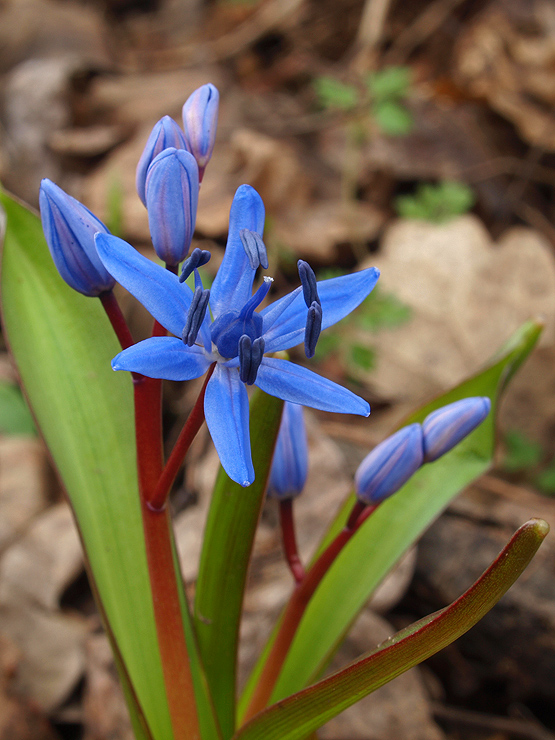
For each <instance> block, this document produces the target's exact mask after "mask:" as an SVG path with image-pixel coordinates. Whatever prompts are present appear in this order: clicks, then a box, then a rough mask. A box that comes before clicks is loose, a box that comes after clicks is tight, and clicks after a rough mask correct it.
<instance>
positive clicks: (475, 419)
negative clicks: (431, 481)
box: [422, 396, 491, 462]
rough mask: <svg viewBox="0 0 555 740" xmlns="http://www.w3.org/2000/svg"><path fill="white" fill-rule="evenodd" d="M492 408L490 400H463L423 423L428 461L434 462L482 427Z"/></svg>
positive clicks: (479, 397)
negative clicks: (479, 426)
mask: <svg viewBox="0 0 555 740" xmlns="http://www.w3.org/2000/svg"><path fill="white" fill-rule="evenodd" d="M490 409H491V401H490V399H489V398H487V397H485V396H484V397H482V396H477V397H474V398H463V399H462V400H461V401H455V402H454V403H450V404H449V405H448V406H443V408H440V409H437V411H433V412H432V413H431V414H429V415H428V416H427V417H426V418H425V419H424V421H423V423H422V431H423V435H424V461H425V462H433V461H434V460H437V458H438V457H441V455H444V454H445V453H446V452H449V450H450V449H452V448H453V447H454V446H455V445H457V444H458V443H459V442H460V441H461V440H462V439H464V437H466V436H467V434H470V432H472V431H474V429H476V427H477V426H478V425H479V424H481V423H482V422H483V421H484V419H485V418H486V416H487V415H488V414H489V412H490Z"/></svg>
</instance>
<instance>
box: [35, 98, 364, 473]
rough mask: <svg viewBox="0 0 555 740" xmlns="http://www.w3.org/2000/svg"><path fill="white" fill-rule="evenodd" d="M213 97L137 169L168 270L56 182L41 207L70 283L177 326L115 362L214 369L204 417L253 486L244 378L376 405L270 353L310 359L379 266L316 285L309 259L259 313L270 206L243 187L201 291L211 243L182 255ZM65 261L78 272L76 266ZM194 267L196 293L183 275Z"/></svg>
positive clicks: (318, 398) (191, 374)
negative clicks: (297, 351)
mask: <svg viewBox="0 0 555 740" xmlns="http://www.w3.org/2000/svg"><path fill="white" fill-rule="evenodd" d="M217 102H218V98H217V91H216V90H215V88H214V87H213V86H212V85H207V86H203V87H202V88H200V89H199V90H198V91H196V92H195V93H193V95H192V96H191V97H190V98H189V100H188V101H187V102H186V103H185V106H184V109H183V120H184V131H182V130H181V129H180V128H179V127H178V126H177V124H176V123H175V122H173V121H172V119H170V118H168V117H165V118H163V119H162V120H161V121H159V122H158V124H156V126H155V127H154V129H153V131H152V134H151V135H150V137H149V139H148V142H147V145H146V147H145V150H144V152H143V155H142V157H141V160H140V162H139V165H138V168H137V190H138V193H139V196H140V197H141V199H142V200H143V202H144V203H145V204H146V207H147V211H148V216H149V225H150V231H151V235H152V239H153V244H154V248H155V250H156V252H157V254H158V256H159V257H160V258H161V259H162V260H163V261H164V262H165V263H166V267H167V268H171V269H164V268H163V267H161V266H159V265H157V264H155V263H154V262H152V261H150V260H149V259H147V258H146V257H143V256H142V255H141V254H139V253H138V252H137V251H136V250H135V249H134V248H133V247H132V246H131V245H129V244H127V243H126V242H124V241H123V240H122V239H119V238H118V237H115V236H113V235H111V234H109V233H108V230H107V229H106V227H105V226H104V225H103V224H102V223H101V222H100V221H98V219H96V218H95V217H94V216H93V215H92V214H91V213H90V212H89V211H88V210H87V209H86V208H85V207H84V206H82V205H81V204H80V203H78V202H77V201H75V200H74V199H73V198H70V197H69V196H67V195H66V194H65V193H64V192H63V191H62V190H60V189H59V188H57V186H55V185H53V184H52V183H50V182H49V181H44V182H43V184H42V186H41V213H42V218H43V223H44V227H45V232H46V234H47V240H48V243H49V246H50V249H51V252H52V255H53V257H54V260H55V262H56V264H57V266H58V269H59V270H60V273H61V274H62V276H63V277H64V278H65V279H66V281H67V282H68V283H69V284H70V285H71V286H72V287H73V288H75V289H77V290H81V292H83V293H85V294H86V295H101V294H102V293H103V292H104V291H107V290H111V288H112V286H113V282H114V280H116V281H117V282H119V283H120V284H121V285H123V286H124V287H125V288H127V290H128V291H129V292H130V293H131V294H132V295H134V296H135V297H136V298H137V299H138V300H139V301H140V302H141V303H142V304H143V305H144V306H145V307H146V308H147V309H148V310H149V311H150V313H151V314H152V315H153V316H154V318H155V319H156V320H157V321H158V322H159V323H160V324H161V325H162V326H163V327H164V328H165V329H166V330H167V331H168V332H169V333H170V334H171V335H173V336H157V337H152V338H150V339H146V340H144V341H143V342H139V343H138V344H135V345H133V346H131V347H129V348H127V349H125V350H124V351H122V352H121V353H120V354H118V355H117V356H116V357H115V358H114V360H113V362H112V367H113V368H114V370H128V371H132V372H134V373H140V374H142V375H146V376H148V377H152V378H164V379H168V380H191V379H193V378H199V377H201V376H202V375H204V374H205V373H207V372H208V371H209V370H211V373H212V374H211V377H210V379H209V380H208V383H207V387H206V392H205V401H204V411H205V418H206V423H207V425H208V429H209V431H210V434H211V436H212V439H213V441H214V444H215V446H216V450H217V452H218V455H219V457H220V460H221V463H222V465H223V467H224V468H225V470H226V472H227V473H228V475H229V476H230V477H231V478H232V479H233V480H235V481H237V482H238V483H240V484H241V485H244V486H247V485H250V484H251V483H252V482H253V480H254V469H253V465H252V458H251V449H250V437H249V404H248V396H247V390H246V386H247V385H256V386H258V387H259V388H261V389H262V390H263V391H265V392H266V393H269V394H270V395H273V396H277V397H278V398H281V399H283V400H285V401H288V402H291V403H294V404H301V405H304V406H310V407H313V408H317V409H322V410H325V411H334V412H340V413H349V414H360V415H363V416H367V415H368V414H369V413H370V407H369V405H368V403H367V402H366V401H364V400H363V399H362V398H359V397H358V396H356V395H355V394H354V393H352V392H351V391H349V390H347V389H345V388H343V387H341V386H339V385H337V384H336V383H333V382H331V381H329V380H327V379H325V378H322V377H320V376H318V375H316V374H315V373H313V372H311V371H310V370H308V369H306V368H304V367H301V366H299V365H296V364H293V363H292V362H289V361H288V360H285V359H282V358H278V357H275V356H274V355H275V353H276V352H280V351H282V350H287V349H290V348H291V347H294V346H295V345H297V344H300V343H304V347H305V351H306V354H307V356H308V357H311V356H312V355H313V354H314V351H315V348H316V343H317V341H318V337H319V335H320V332H321V330H323V329H326V328H327V327H329V326H332V325H333V324H335V323H336V322H337V321H339V320H341V319H342V318H344V317H345V316H347V314H349V313H350V312H351V311H352V310H353V309H355V308H356V307H357V306H358V305H359V304H360V303H361V302H362V301H363V300H364V299H365V298H366V297H367V296H368V295H369V293H370V292H371V290H372V289H373V287H374V286H375V284H376V281H377V279H378V276H379V271H378V270H377V269H375V268H369V269H366V270H362V271H360V272H357V273H354V274H351V275H345V276H342V277H338V278H333V279H330V280H324V281H321V282H317V280H316V277H315V275H314V272H313V271H312V269H311V268H310V266H309V265H308V264H307V263H306V262H304V261H302V260H301V261H299V265H298V266H299V277H300V282H301V285H300V286H299V287H298V288H297V289H296V290H294V291H292V292H291V293H289V294H288V295H286V296H284V297H282V298H280V299H279V300H277V301H275V302H274V303H271V304H270V305H268V306H266V307H265V308H262V309H260V310H259V307H260V306H261V304H262V302H263V301H264V299H265V298H266V296H267V294H268V292H269V290H270V288H271V285H272V278H270V277H264V278H263V281H262V283H261V284H260V286H259V287H258V288H257V289H256V290H254V292H253V286H254V282H255V277H256V274H257V271H258V270H259V269H267V267H268V258H267V253H266V247H265V245H264V242H263V240H262V234H263V229H264V205H263V203H262V200H261V198H260V196H259V195H258V193H257V192H256V191H255V190H254V189H253V188H252V187H250V186H249V185H242V186H241V187H240V188H239V189H238V190H237V192H236V194H235V197H234V199H233V203H232V206H231V212H230V218H229V236H228V241H227V246H226V250H225V254H224V258H223V261H222V264H221V266H220V269H219V270H218V273H217V275H216V277H215V279H214V282H213V284H212V287H211V289H210V290H208V289H205V288H204V286H203V285H202V280H201V277H200V274H199V271H198V268H199V267H201V266H202V265H203V264H206V262H207V261H208V260H209V259H210V254H209V252H206V251H205V250H200V249H194V250H193V252H192V253H191V254H190V256H189V257H188V258H187V259H185V258H186V257H187V254H188V252H189V249H190V245H191V240H192V236H193V231H194V224H195V218H196V209H197V201H198V190H199V182H200V179H201V174H199V173H202V172H203V171H204V167H205V166H206V163H207V162H208V159H209V158H210V155H211V152H212V147H213V144H214V138H215V128H216V121H217ZM183 260H185V261H184V263H183V265H182V272H181V277H178V276H177V274H175V273H176V272H177V266H178V264H179V263H180V262H182V261H183ZM68 264H70V265H72V266H73V265H76V267H75V269H73V271H70V270H69V269H68V268H67V265H68ZM93 268H94V269H93ZM190 275H193V276H194V285H195V287H194V290H192V289H191V288H189V286H188V285H187V284H186V283H185V282H184V281H185V280H186V279H187V278H188V277H189V276H190Z"/></svg>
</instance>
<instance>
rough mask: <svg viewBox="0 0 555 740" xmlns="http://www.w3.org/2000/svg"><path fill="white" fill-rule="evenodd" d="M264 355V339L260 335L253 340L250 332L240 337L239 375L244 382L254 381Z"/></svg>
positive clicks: (250, 382) (248, 383)
mask: <svg viewBox="0 0 555 740" xmlns="http://www.w3.org/2000/svg"><path fill="white" fill-rule="evenodd" d="M263 357H264V339H263V338H262V337H258V339H255V340H254V341H252V340H251V338H250V337H249V336H248V334H243V336H242V337H241V339H239V377H240V378H241V381H242V382H243V383H246V384H247V385H252V384H253V383H254V381H255V380H256V375H257V373H258V368H259V367H260V363H261V362H262V358H263Z"/></svg>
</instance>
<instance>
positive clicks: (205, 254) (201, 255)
mask: <svg viewBox="0 0 555 740" xmlns="http://www.w3.org/2000/svg"><path fill="white" fill-rule="evenodd" d="M211 256H212V255H211V254H210V252H209V251H208V250H206V249H199V248H198V247H197V248H196V249H193V251H192V252H191V254H190V255H189V257H188V258H187V259H186V260H185V262H184V263H183V267H182V268H181V275H180V276H179V282H180V283H184V282H185V280H187V278H188V277H189V275H190V274H191V273H192V272H193V270H196V269H197V267H202V266H203V265H205V264H206V263H207V262H209V260H210V257H211Z"/></svg>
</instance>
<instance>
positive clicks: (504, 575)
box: [234, 519, 549, 740]
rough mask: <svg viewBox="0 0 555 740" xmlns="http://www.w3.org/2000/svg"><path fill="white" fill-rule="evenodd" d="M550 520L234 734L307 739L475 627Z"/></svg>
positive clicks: (241, 738)
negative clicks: (443, 601) (435, 606)
mask: <svg viewBox="0 0 555 740" xmlns="http://www.w3.org/2000/svg"><path fill="white" fill-rule="evenodd" d="M548 532H549V526H548V525H547V524H546V522H544V521H543V520H541V519H532V520H530V521H529V522H527V523H526V524H524V525H523V526H522V527H521V528H520V529H519V530H518V531H517V532H516V533H515V534H514V536H513V538H512V539H511V541H510V542H509V544H508V545H507V546H506V547H505V548H504V549H503V551H502V552H501V553H500V554H499V556H498V557H497V559H496V560H495V561H494V563H493V564H492V565H491V566H490V567H489V568H488V569H487V570H486V571H485V573H484V574H483V575H482V576H481V577H480V578H479V579H478V581H476V583H475V584H474V585H473V586H471V587H470V588H469V589H468V591H466V592H465V593H464V594H463V595H462V596H461V597H460V598H458V599H457V600H456V601H454V602H453V603H452V604H451V605H450V606H448V607H446V608H445V609H442V610H441V611H439V612H435V613H434V614H431V615H429V616H428V617H425V618H424V619H421V620H420V621H418V622H416V623H415V624H412V625H410V626H409V627H407V628H406V629H404V630H402V631H401V632H398V633H397V634H396V635H394V636H393V637H390V638H389V639H388V640H386V641H385V642H384V643H383V644H382V645H380V646H379V647H378V648H376V650H373V651H372V652H370V653H367V654H366V655H364V656H362V658H361V659H359V660H357V661H355V662H354V663H352V664H351V665H349V666H347V667H346V668H344V669H342V670H340V671H338V672H337V673H334V674H332V675H331V676H328V677H327V678H326V679H324V680H323V681H320V682H319V683H317V684H316V685H314V686H311V687H310V688H308V689H305V690H304V691H301V692H300V693H298V694H295V695H294V696H290V697H289V698H288V699H284V700H283V701H280V702H279V703H278V704H274V705H273V706H271V707H270V708H269V709H266V710H265V711H264V712H261V713H260V714H258V715H256V716H255V717H253V719H252V720H251V721H250V722H248V723H247V724H246V725H245V726H244V727H242V728H241V729H240V730H239V732H237V733H236V734H235V736H234V740H302V738H305V737H306V736H307V734H309V733H310V732H312V731H313V730H316V729H318V727H321V726H322V725H323V724H325V723H326V722H327V721H328V720H330V719H332V717H335V716H336V715H337V714H339V713H340V712H342V711H343V710H344V709H347V708H348V707H350V706H351V705H352V704H355V702H357V701H359V700H360V699H362V698H363V697H365V696H367V695H368V694H370V693H371V692H372V691H375V690H376V689H378V688H380V686H383V685H384V684H385V683H387V682H388V681H391V680H392V679H394V678H396V676H399V675H400V674H401V673H404V672H405V671H407V670H408V669H409V668H412V667H413V666H415V665H417V664H418V663H420V662H422V661H423V660H426V658H429V657H430V656H431V655H434V654H435V653H437V652H438V651H439V650H441V649H442V648H444V647H446V646H447V645H450V644H451V643H452V642H453V641H454V640H456V639H457V638H458V637H460V636H461V635H463V634H464V633H465V632H467V631H468V630H469V629H470V628H471V627H473V626H474V625H475V624H476V623H477V622H478V621H479V620H480V619H481V618H482V617H483V616H484V615H485V614H486V613H487V612H488V611H489V610H490V609H491V608H492V607H493V606H494V605H495V604H496V603H497V602H498V601H499V599H500V598H501V597H502V596H503V594H504V593H505V592H506V591H507V590H508V589H509V588H510V586H511V585H512V584H513V583H514V582H515V581H516V579H517V578H518V577H519V576H520V574H521V573H522V571H523V570H524V569H525V568H526V566H527V565H528V564H529V562H530V560H531V559H532V558H533V556H534V554H535V553H536V551H537V549H538V547H539V546H540V545H541V543H542V541H543V539H544V537H545V536H546V535H547V533H548Z"/></svg>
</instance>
